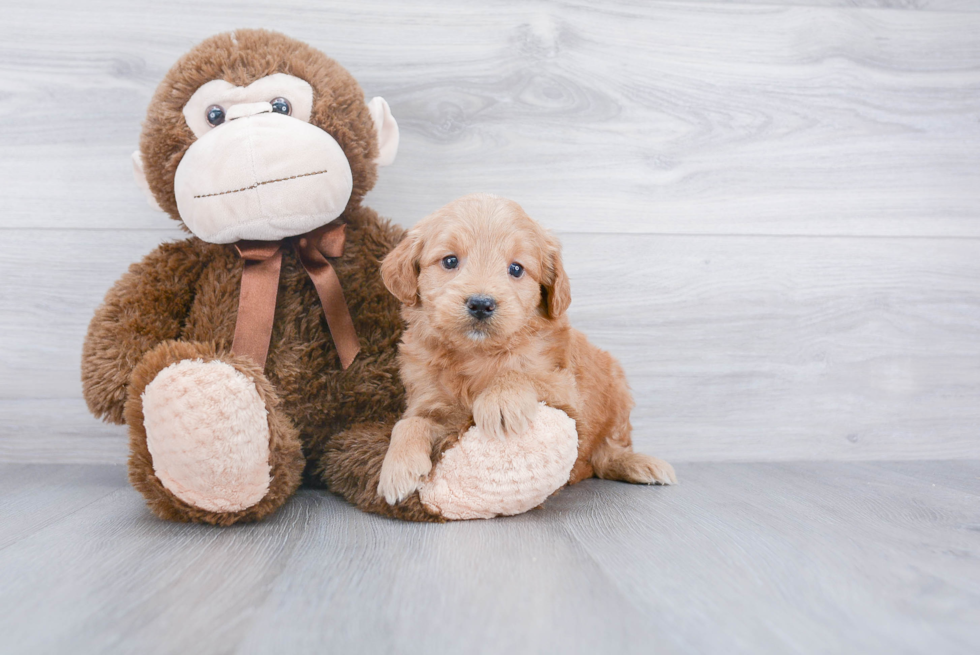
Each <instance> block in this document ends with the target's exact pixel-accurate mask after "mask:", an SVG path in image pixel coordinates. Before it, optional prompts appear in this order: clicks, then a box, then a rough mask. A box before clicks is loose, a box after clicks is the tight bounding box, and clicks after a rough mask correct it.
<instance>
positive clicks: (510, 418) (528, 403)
mask: <svg viewBox="0 0 980 655" xmlns="http://www.w3.org/2000/svg"><path fill="white" fill-rule="evenodd" d="M537 411H538V398H537V395H536V394H535V393H534V389H532V388H530V387H527V388H516V389H515V388H510V389H487V390H486V391H484V392H483V393H482V394H480V395H479V396H477V398H476V401H474V403H473V422H474V423H476V425H477V427H478V428H480V429H481V430H482V431H483V432H484V433H485V434H489V435H492V436H495V437H497V438H498V439H503V438H504V437H505V436H506V435H518V434H522V433H523V432H524V431H525V430H527V428H528V425H530V424H531V421H532V420H534V415H535V414H536V413H537Z"/></svg>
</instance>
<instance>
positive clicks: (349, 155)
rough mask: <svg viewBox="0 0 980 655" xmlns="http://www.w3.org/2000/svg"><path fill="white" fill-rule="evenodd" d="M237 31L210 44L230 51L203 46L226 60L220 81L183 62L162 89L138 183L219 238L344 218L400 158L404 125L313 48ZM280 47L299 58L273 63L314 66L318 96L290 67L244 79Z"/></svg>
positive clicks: (213, 60)
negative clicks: (249, 67) (242, 67)
mask: <svg viewBox="0 0 980 655" xmlns="http://www.w3.org/2000/svg"><path fill="white" fill-rule="evenodd" d="M236 36H237V38H235V39H229V38H228V37H224V36H219V37H215V38H214V39H212V42H215V43H217V44H218V45H219V46H222V48H223V50H222V49H218V48H215V47H214V46H211V45H210V44H209V43H207V42H206V43H205V44H203V45H202V46H200V47H199V50H200V49H201V48H211V50H210V51H208V56H207V62H208V64H209V65H212V66H217V65H218V64H219V63H220V62H221V60H222V59H227V60H228V62H229V63H228V65H227V66H226V67H224V68H222V69H221V70H220V71H216V72H218V74H219V75H220V76H216V77H215V78H212V79H207V78H204V79H203V80H201V75H202V74H203V73H204V71H201V70H200V68H199V67H193V66H189V65H187V64H185V63H183V62H179V63H178V65H177V66H175V69H174V71H172V72H171V74H170V76H169V77H171V78H175V79H174V80H169V79H168V80H165V82H164V84H163V85H161V87H162V89H161V91H162V92H161V91H158V93H157V98H156V99H155V102H159V106H158V107H151V112H150V115H149V116H148V124H147V127H145V128H144V139H143V143H142V157H140V154H139V153H135V154H134V165H135V167H136V175H137V182H142V184H141V186H144V189H146V190H147V191H150V187H156V188H154V189H153V190H152V193H151V195H152V196H153V197H154V200H156V199H159V200H160V204H161V205H163V206H164V207H166V208H167V209H168V211H170V213H171V214H172V215H174V214H177V215H176V216H175V218H180V220H182V221H183V222H184V224H185V225H186V226H187V228H188V229H189V230H190V231H191V232H193V233H194V234H195V235H197V236H198V237H200V238H201V239H202V240H204V241H208V242H210V243H232V242H235V241H239V240H243V239H248V240H260V241H275V240H279V239H283V238H286V237H290V236H295V235H298V234H302V233H304V232H308V231H310V230H313V229H316V228H317V227H320V226H321V225H325V224H326V223H329V222H330V221H332V220H333V219H335V218H337V217H338V216H340V215H341V214H342V213H343V212H344V210H345V208H346V207H347V205H348V203H349V202H350V201H351V198H352V194H353V195H355V196H357V200H359V198H360V196H362V195H363V194H364V193H365V192H366V190H367V189H368V188H370V185H371V184H373V182H374V175H375V173H374V165H375V164H385V163H390V162H391V160H392V159H394V153H395V150H396V149H397V144H398V127H397V124H396V123H395V121H394V119H393V118H392V116H391V112H390V111H389V110H388V105H387V103H385V101H384V100H383V99H381V98H374V99H373V100H372V101H371V102H370V103H365V102H364V100H363V95H358V94H359V93H360V89H359V87H357V86H356V83H355V82H354V81H353V80H352V79H350V78H349V75H348V74H347V73H346V71H343V69H341V68H340V67H339V66H337V65H336V64H335V63H333V62H332V61H331V60H328V59H327V58H326V57H324V56H323V55H321V54H319V53H316V52H315V51H313V50H312V49H310V48H308V47H307V46H302V47H300V46H301V45H302V44H298V42H293V41H292V40H289V39H286V37H282V36H281V35H274V34H270V33H264V32H258V31H256V32H246V31H240V32H238V33H236ZM245 39H248V40H254V41H255V42H253V43H250V44H249V46H248V48H249V49H246V48H245V46H244V45H243V44H240V43H239V41H242V40H245ZM282 44H285V45H286V46H288V47H289V48H292V49H293V50H294V51H295V54H294V55H293V59H292V61H290V60H289V57H288V56H285V57H283V63H282V64H280V65H278V66H276V67H275V68H278V69H279V71H282V70H283V68H300V69H303V64H304V62H307V61H308V62H311V65H310V66H308V67H307V68H306V69H305V70H306V71H307V72H308V74H309V77H310V79H311V80H313V81H314V83H315V84H318V86H317V88H316V89H314V86H312V85H311V84H310V82H308V81H306V80H305V79H303V78H301V77H299V76H297V75H293V74H287V73H284V72H271V71H270V72H269V74H265V75H264V76H262V75H255V74H254V73H250V74H248V75H245V76H239V75H236V74H235V71H236V69H235V66H236V64H237V63H238V62H240V61H242V60H243V59H244V61H246V62H247V63H251V62H255V64H254V68H258V67H259V65H260V64H261V63H262V62H263V61H264V59H263V57H264V56H265V54H266V53H265V52H264V50H265V49H266V48H269V49H273V48H277V47H279V48H281V47H282ZM260 46H261V47H260ZM191 55H194V52H192V53H191ZM191 55H189V56H191ZM229 69H230V70H231V72H229ZM273 70H274V69H273ZM175 71H176V72H175ZM191 76H194V77H195V80H194V81H191V80H188V79H187V78H188V77H191ZM181 77H182V78H183V79H181ZM229 80H232V81H229ZM175 82H180V83H181V84H180V87H181V88H182V89H188V90H187V91H185V92H184V93H189V92H190V90H193V93H192V94H191V95H190V96H189V98H188V96H187V95H184V96H183V98H185V99H186V101H177V100H178V99H177V98H175V97H174V96H175V95H176V89H175V88H174V86H172V85H173V84H174V83H175ZM234 82H238V84H237V85H236V84H235V83H234ZM190 84H193V85H194V86H190ZM167 85H171V86H170V87H169V88H166V86H167ZM195 87H196V88H195ZM167 91H172V92H171V93H170V94H169V95H168V94H167V93H166V92H167ZM355 99H356V100H355ZM175 101H177V102H175ZM178 102H179V104H178ZM181 122H183V123H185V124H186V128H184V127H183V126H180V125H179V123H181ZM369 124H370V127H369ZM171 126H173V127H171ZM178 128H179V129H178ZM365 128H366V129H365ZM372 128H373V129H372ZM158 143H159V144H160V145H161V146H165V147H159V146H158V145H157V144H158ZM374 143H376V144H377V150H373V148H372V145H374ZM369 153H372V154H375V155H376V156H374V158H373V161H371V160H368V156H369ZM144 161H145V162H146V163H147V168H146V171H147V175H145V176H144V174H143V173H144V167H143V164H144ZM352 166H353V170H352ZM154 183H155V184H154ZM175 210H176V211H175Z"/></svg>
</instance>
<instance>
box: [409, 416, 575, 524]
mask: <svg viewBox="0 0 980 655" xmlns="http://www.w3.org/2000/svg"><path fill="white" fill-rule="evenodd" d="M577 456H578V432H577V431H576V430H575V421H573V420H572V419H571V418H569V417H568V415H567V414H565V412H563V411H561V410H558V409H555V408H553V407H548V406H547V405H545V404H544V403H541V404H540V406H539V407H538V411H537V414H536V415H535V417H534V419H533V420H532V421H531V424H530V426H529V427H528V429H527V430H525V431H524V432H523V433H521V434H518V435H509V436H508V437H507V438H505V439H502V440H501V439H498V438H497V437H495V436H494V435H491V434H486V433H484V432H482V431H480V429H479V428H477V427H472V428H470V429H469V430H468V431H467V432H466V434H464V435H463V436H462V437H460V439H459V441H458V442H457V443H456V445H454V446H453V447H452V448H450V449H449V450H447V451H446V452H445V453H443V456H442V459H440V460H439V463H438V464H437V465H436V467H435V468H434V469H433V471H432V473H431V474H430V476H429V478H428V479H427V480H426V482H425V483H424V484H423V485H422V488H421V489H420V490H419V498H420V499H421V500H422V504H423V505H424V506H425V508H426V509H428V510H429V511H430V512H433V513H435V514H438V515H439V516H442V517H443V518H447V519H486V518H492V517H494V516H500V515H505V516H508V515H512V514H520V513H522V512H526V511H528V510H529V509H533V508H534V507H537V506H538V505H540V504H541V503H543V502H544V501H545V500H546V499H547V498H548V496H550V495H551V494H553V493H554V492H555V491H557V490H558V489H560V488H561V487H562V486H564V485H565V484H566V483H567V482H568V476H569V474H570V473H571V471H572V466H573V465H574V464H575V459H576V457H577Z"/></svg>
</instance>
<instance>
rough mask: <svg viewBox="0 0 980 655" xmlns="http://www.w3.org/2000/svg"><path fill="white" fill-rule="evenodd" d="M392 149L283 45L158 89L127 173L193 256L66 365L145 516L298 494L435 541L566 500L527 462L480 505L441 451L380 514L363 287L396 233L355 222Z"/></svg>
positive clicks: (361, 106) (459, 451)
mask: <svg viewBox="0 0 980 655" xmlns="http://www.w3.org/2000/svg"><path fill="white" fill-rule="evenodd" d="M397 147H398V126H397V124H396V122H395V120H394V118H393V117H392V115H391V112H390V111H389V109H388V105H387V103H385V101H384V100H383V99H381V98H374V99H373V100H371V101H370V102H366V101H365V98H364V94H363V92H362V90H361V88H360V87H359V85H358V84H357V82H356V81H355V80H354V79H353V77H352V76H351V75H350V74H349V73H348V72H347V71H346V70H344V68H342V67H341V66H340V65H339V64H337V63H336V62H335V61H333V60H332V59H329V58H328V57H326V56H325V55H323V54H322V53H320V52H319V51H317V50H315V49H313V48H311V47H309V46H307V45H305V44H303V43H301V42H299V41H296V40H293V39H290V38H287V37H285V36H282V35H280V34H276V33H272V32H267V31H264V30H238V31H236V32H234V33H228V34H221V35H217V36H214V37H212V38H210V39H207V40H206V41H204V42H202V43H201V44H199V45H198V46H196V47H195V48H194V49H192V50H191V51H190V52H188V53H187V54H186V55H184V56H183V57H182V58H181V59H180V60H179V61H178V62H177V63H176V64H175V65H174V66H173V68H172V69H171V70H170V71H169V72H168V73H167V76H166V77H165V78H164V80H163V82H162V83H161V84H160V86H159V87H158V89H157V91H156V93H155V95H154V96H153V99H152V101H151V104H150V107H149V110H148V112H147V116H146V121H145V122H144V124H143V130H142V134H141V137H140V148H139V151H138V152H136V153H134V156H133V166H134V173H135V177H136V180H137V183H138V184H140V186H141V187H142V188H143V190H144V191H145V192H146V194H147V196H148V200H149V202H150V203H151V204H152V205H154V206H155V207H157V208H159V209H161V210H162V211H164V212H166V213H167V214H169V215H170V216H171V217H172V218H173V219H174V220H176V221H178V223H180V225H181V226H182V227H183V228H184V229H186V230H187V231H189V232H190V233H191V234H192V236H190V237H189V238H187V239H185V240H182V241H176V242H170V243H164V244H163V245H161V246H159V247H158V248H157V249H156V250H154V251H153V252H151V253H150V254H149V255H147V256H146V257H145V258H144V259H143V261H141V262H140V263H138V264H134V265H132V266H131V267H130V269H129V271H128V272H127V273H126V274H125V275H124V276H123V277H122V278H121V279H120V280H119V281H118V282H117V283H116V284H115V286H113V288H112V289H110V291H109V292H108V294H107V295H106V298H105V301H104V303H103V304H102V306H100V307H99V309H98V310H97V311H96V313H95V316H94V318H93V319H92V322H91V324H90V326H89V330H88V334H87V336H86V339H85V344H84V347H83V353H82V384H83V391H84V395H85V399H86V401H87V403H88V406H89V408H90V410H91V411H92V413H93V414H95V415H96V416H98V417H101V418H103V419H104V420H106V421H109V422H113V423H125V424H126V425H127V426H128V429H129V435H130V458H129V479H130V481H131V482H132V484H133V486H134V487H135V488H136V489H138V490H139V491H140V492H141V493H142V494H143V495H144V496H145V498H146V500H147V503H148V505H149V507H150V509H151V510H152V511H153V512H154V513H155V514H156V515H157V516H159V517H161V518H164V519H169V520H174V521H198V522H205V523H211V524H217V525H231V524H234V523H237V522H240V521H254V520H258V519H261V518H263V517H264V516H267V515H268V514H270V513H271V512H273V511H275V510H276V509H277V508H278V507H280V506H281V505H282V504H283V503H284V502H286V500H287V499H288V498H289V496H290V495H291V494H293V492H294V491H295V490H296V489H297V487H298V486H299V485H300V483H301V482H302V481H305V482H306V483H307V484H311V485H315V486H326V487H327V488H329V489H330V490H332V491H334V492H335V493H338V494H340V495H342V496H344V497H345V498H347V499H348V500H349V501H350V502H352V503H353V504H355V505H356V506H358V507H359V508H361V509H363V510H365V511H370V512H376V513H379V514H384V515H387V516H392V517H396V518H401V519H407V520H414V521H441V520H445V519H447V518H471V517H476V516H493V515H495V514H500V513H516V512H517V511H525V510H526V509H529V508H530V507H533V506H535V505H537V504H539V503H540V502H541V501H542V500H544V498H545V497H547V495H549V494H550V493H551V492H553V491H554V490H555V489H557V488H559V487H560V486H561V485H562V484H564V482H565V481H567V474H568V471H565V472H564V473H563V472H561V471H558V472H557V473H554V472H553V473H551V477H552V478H554V480H551V479H550V478H549V479H548V480H545V482H544V484H543V487H542V484H541V476H540V475H539V473H540V472H539V471H537V470H535V468H534V464H533V462H532V463H531V466H530V468H526V470H522V471H517V472H514V471H510V472H505V473H506V474H505V475H504V478H506V479H508V480H510V483H509V484H510V486H507V484H504V485H500V484H497V483H496V482H495V483H493V485H495V486H494V488H493V489H491V492H490V494H489V495H487V493H486V492H487V490H486V489H482V490H481V489H480V487H481V485H482V486H483V487H486V485H487V480H490V479H491V478H492V477H493V476H490V477H488V476H487V475H485V474H484V473H485V471H483V472H481V471H480V470H477V471H476V473H475V474H474V469H473V467H474V466H476V467H477V469H479V467H481V466H482V467H485V466H487V465H490V466H491V467H492V466H493V464H492V462H487V461H485V460H484V461H479V462H478V461H477V460H479V458H477V459H476V460H472V459H470V460H468V459H466V453H467V450H466V448H455V449H453V450H456V454H455V455H452V456H450V457H455V459H456V460H459V461H457V462H456V464H454V467H453V470H452V473H451V474H450V475H443V476H440V475H437V474H438V473H439V471H440V468H439V466H436V467H435V469H434V472H433V476H432V480H431V484H429V491H428V496H429V497H430V498H429V500H428V502H426V503H423V501H422V500H421V499H420V495H419V494H418V493H416V494H414V495H412V496H411V497H409V498H407V499H406V500H404V501H402V502H400V503H398V504H396V505H393V506H392V505H389V504H388V503H387V502H386V501H385V500H384V499H383V498H382V497H380V496H379V495H378V492H377V489H378V478H379V472H380V469H381V464H382V462H383V460H384V455H385V451H386V449H387V445H388V439H389V435H390V432H391V428H392V426H393V425H394V423H395V422H396V421H397V420H398V418H399V417H400V415H401V412H402V411H403V408H404V407H403V406H404V389H403V387H402V384H401V382H400V380H399V376H398V366H397V359H396V358H397V344H398V341H399V338H400V337H401V333H402V329H403V325H402V321H401V319H400V317H399V303H398V301H397V300H396V299H395V298H394V297H393V296H392V295H391V294H389V293H388V291H387V290H386V289H385V287H384V285H383V283H382V281H381V277H380V274H379V266H380V261H381V259H383V258H384V256H385V255H386V254H387V253H388V252H389V251H390V250H392V249H393V248H394V247H395V246H396V245H397V244H398V242H399V241H400V240H401V238H402V237H403V235H404V231H403V230H402V229H401V228H399V227H397V226H394V225H392V224H390V223H389V222H388V221H387V220H384V219H381V218H379V217H378V215H377V214H376V213H375V212H374V211H373V210H371V209H370V208H368V207H365V206H363V205H362V204H361V201H362V199H363V198H364V195H365V194H366V193H367V192H368V191H369V190H370V189H371V188H372V186H373V185H374V183H375V180H376V178H377V167H378V166H382V165H385V164H389V163H391V162H392V161H393V159H394V157H395V152H396V150H397ZM556 411H557V410H556ZM558 413H559V414H561V412H558ZM542 416H551V415H550V414H548V413H547V412H544V413H542ZM561 416H562V417H564V419H565V420H564V422H562V421H561V420H560V419H561V417H559V418H558V419H555V417H553V416H551V418H550V420H551V421H552V423H549V424H547V425H537V426H532V428H533V429H536V430H538V431H539V432H541V433H542V434H544V435H545V437H546V438H551V437H556V438H558V440H559V441H561V442H562V443H564V444H565V446H566V449H567V445H568V444H569V443H571V442H572V441H573V440H574V438H575V437H574V423H573V422H572V421H571V419H568V418H567V416H565V415H564V414H561ZM471 432H472V431H471ZM529 433H530V431H529ZM471 437H472V438H473V439H477V438H479V437H480V435H471V434H470V433H467V435H466V437H465V438H463V439H460V440H459V442H458V443H459V444H460V445H462V444H465V443H468V442H467V439H470V438H471ZM473 443H476V442H475V441H474V442H473ZM443 455H444V453H443V452H437V453H433V458H434V461H440V460H441V459H442V457H443ZM467 467H469V469H467ZM570 468H571V462H570V463H569V470H570ZM508 476H510V477H509V478H508ZM515 476H516V477H515ZM562 476H564V480H563V479H561V478H562ZM531 478H534V479H535V480H537V484H536V485H531V486H532V487H534V489H532V490H531V491H530V492H528V491H524V489H526V488H527V486H526V485H523V486H522V480H527V479H531ZM506 481H507V480H505V482H506ZM498 482H499V476H498ZM493 485H492V486H493ZM474 492H475V493H476V494H477V496H478V497H476V499H475V500H474ZM480 494H482V495H480ZM494 494H496V496H494ZM457 506H462V507H463V508H464V509H463V510H461V511H457V510H456V509H454V508H456V507H457Z"/></svg>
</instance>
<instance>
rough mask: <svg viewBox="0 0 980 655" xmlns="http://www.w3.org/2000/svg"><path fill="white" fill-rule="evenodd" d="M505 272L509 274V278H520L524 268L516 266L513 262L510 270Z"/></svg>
mask: <svg viewBox="0 0 980 655" xmlns="http://www.w3.org/2000/svg"><path fill="white" fill-rule="evenodd" d="M507 272H508V273H510V274H511V276H513V277H520V276H522V275H524V267H523V266H521V265H520V264H518V263H517V262H514V263H513V264H511V265H510V268H508V269H507Z"/></svg>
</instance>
